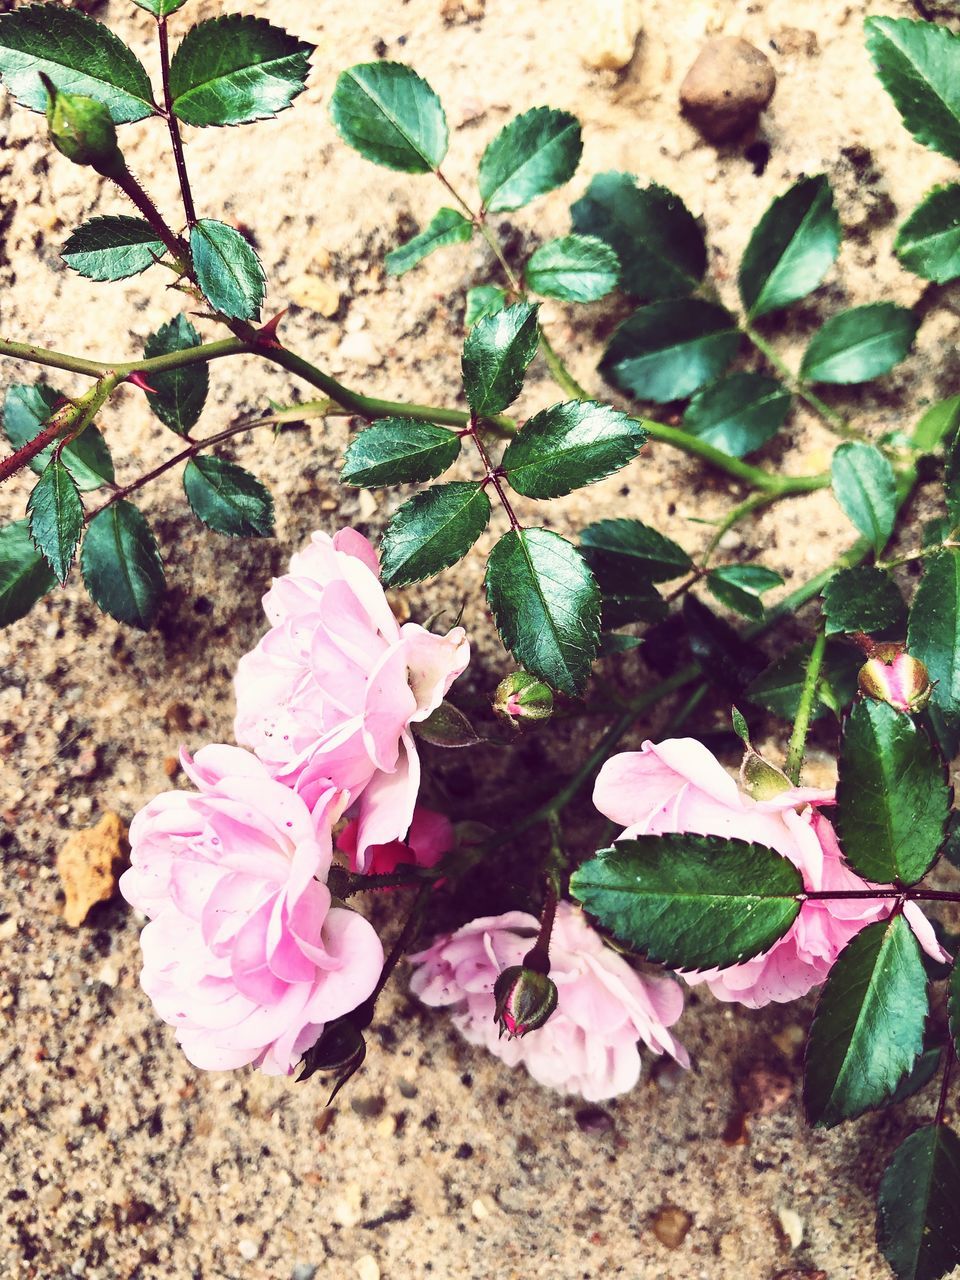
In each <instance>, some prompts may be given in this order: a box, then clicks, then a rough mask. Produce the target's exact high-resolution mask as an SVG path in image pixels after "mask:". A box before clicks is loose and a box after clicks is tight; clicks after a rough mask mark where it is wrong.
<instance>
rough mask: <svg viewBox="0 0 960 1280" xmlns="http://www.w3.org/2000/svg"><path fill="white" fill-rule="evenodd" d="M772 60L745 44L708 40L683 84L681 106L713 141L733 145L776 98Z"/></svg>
mask: <svg viewBox="0 0 960 1280" xmlns="http://www.w3.org/2000/svg"><path fill="white" fill-rule="evenodd" d="M776 87H777V76H776V72H775V71H774V69H773V65H772V64H771V62H770V59H769V58H768V57H767V55H766V54H765V53H762V52H761V51H760V50H759V49H757V48H756V47H755V46H754V45H752V44H750V43H749V41H747V40H741V39H740V38H739V37H734V36H723V37H721V38H720V39H717V40H708V41H707V43H706V44H705V45H704V46H703V48H702V49H701V50H700V53H699V54H698V56H697V59H696V61H695V62H694V64H693V66H692V67H691V68H690V70H689V71H688V72H687V74H686V76H685V77H684V80H683V84H682V85H681V86H680V107H681V109H682V111H683V113H684V115H686V116H687V117H688V119H689V120H690V121H691V123H692V124H694V125H695V126H696V128H697V129H699V130H700V132H701V133H702V134H703V136H704V137H705V138H706V139H707V140H708V141H709V142H715V143H720V142H729V141H731V140H732V139H734V138H737V137H739V136H740V134H742V133H745V132H746V130H747V129H749V128H750V127H751V126H752V125H754V124H756V121H757V117H758V116H759V115H760V112H761V111H763V109H764V107H766V106H767V104H768V103H769V101H770V99H771V98H772V97H773V93H774V90H775V89H776Z"/></svg>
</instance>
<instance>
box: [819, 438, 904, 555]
mask: <svg viewBox="0 0 960 1280" xmlns="http://www.w3.org/2000/svg"><path fill="white" fill-rule="evenodd" d="M830 472H831V481H832V484H833V493H834V497H835V498H836V499H837V502H839V504H840V506H841V508H842V509H843V512H844V514H845V515H846V516H847V517H848V519H849V520H850V522H851V523H852V524H853V525H854V527H855V528H856V529H857V530H859V532H860V533H862V534H863V536H864V537H865V538H869V539H870V541H871V543H872V544H873V547H874V550H875V551H876V552H877V554H878V555H879V553H880V552H881V551H882V550H883V548H884V546H885V545H886V542H887V539H888V538H889V537H890V534H891V533H892V532H893V525H894V521H895V520H896V518H897V484H896V479H895V477H894V474H893V467H891V465H890V463H889V462H888V461H887V459H886V458H885V457H884V456H883V454H882V453H881V452H880V450H879V449H877V448H875V447H874V446H873V445H872V444H862V443H861V442H860V441H858V440H845V441H844V443H843V444H841V445H839V446H838V447H837V449H836V450H835V451H834V454H833V460H832V461H831V464H830Z"/></svg>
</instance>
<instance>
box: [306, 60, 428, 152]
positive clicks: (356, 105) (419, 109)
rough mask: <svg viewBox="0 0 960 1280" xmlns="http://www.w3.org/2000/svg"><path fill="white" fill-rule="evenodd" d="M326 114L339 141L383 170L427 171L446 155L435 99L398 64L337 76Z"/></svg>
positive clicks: (366, 66)
mask: <svg viewBox="0 0 960 1280" xmlns="http://www.w3.org/2000/svg"><path fill="white" fill-rule="evenodd" d="M330 115H331V117H332V119H333V123H334V124H335V125H336V127H337V130H338V132H339V134H340V136H341V137H342V138H343V140H344V142H346V143H348V144H349V145H350V146H351V147H353V148H354V150H356V151H359V152H360V154H361V155H362V156H365V157H366V158H367V159H368V160H372V161H373V162H374V164H382V165H385V166H386V167H387V168H388V169H399V170H401V172H403V173H430V172H432V171H433V170H435V169H437V168H439V166H440V164H441V163H442V161H443V157H444V156H445V155H446V154H447V138H448V134H447V118H446V116H445V115H444V113H443V107H442V106H441V105H440V99H439V98H438V97H437V95H436V94H435V93H434V91H433V90H432V89H431V88H430V86H429V85H428V84H427V82H426V80H422V79H421V78H420V76H418V75H417V73H416V72H415V71H414V70H413V69H412V68H411V67H408V66H405V65H404V64H403V63H402V62H365V63H361V64H360V65H358V66H356V67H350V68H349V70H347V71H343V72H341V73H340V76H339V78H338V80H337V85H336V88H335V89H334V91H333V98H332V99H331V102H330Z"/></svg>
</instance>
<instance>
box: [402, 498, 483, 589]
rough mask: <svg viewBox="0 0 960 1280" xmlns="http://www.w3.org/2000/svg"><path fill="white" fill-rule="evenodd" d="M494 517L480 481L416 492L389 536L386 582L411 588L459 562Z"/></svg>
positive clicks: (406, 503) (405, 504) (404, 506)
mask: <svg viewBox="0 0 960 1280" xmlns="http://www.w3.org/2000/svg"><path fill="white" fill-rule="evenodd" d="M489 519H490V499H489V498H488V497H487V494H486V491H485V489H484V488H483V486H482V485H481V484H478V483H477V481H475V480H471V481H464V480H456V481H453V482H452V483H451V484H438V485H434V486H433V488H432V489H424V490H423V491H422V492H421V493H417V494H414V496H413V497H412V498H410V499H408V500H407V501H406V502H405V503H404V504H403V506H402V507H400V508H399V509H398V510H397V511H396V512H395V514H394V516H393V519H392V520H391V521H390V523H389V524H388V525H387V529H386V532H385V533H384V535H383V542H382V543H381V546H380V566H381V576H382V578H383V582H384V584H385V585H386V586H389V587H405V586H407V585H408V583H411V582H419V581H421V579H423V578H432V577H433V576H434V574H436V573H439V572H440V570H441V569H447V568H449V567H450V565H452V564H456V563H457V561H458V560H460V559H462V558H463V557H464V556H465V555H466V554H467V552H468V551H469V550H470V548H471V547H472V546H473V544H474V543H475V542H476V540H477V539H478V538H479V537H480V535H481V533H483V531H484V529H485V528H486V527H487V521H488V520H489Z"/></svg>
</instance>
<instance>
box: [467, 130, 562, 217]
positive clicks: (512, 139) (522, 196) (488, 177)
mask: <svg viewBox="0 0 960 1280" xmlns="http://www.w3.org/2000/svg"><path fill="white" fill-rule="evenodd" d="M582 151H583V140H582V138H581V136H580V121H579V120H578V119H577V117H576V116H572V115H571V114H570V112H569V111H555V110H553V108H552V107H534V108H533V109H532V110H531V111H525V112H524V114H523V115H522V116H516V117H515V119H513V120H511V121H510V123H509V124H507V125H505V126H504V127H503V128H502V129H501V130H500V132H499V133H498V134H497V136H496V137H495V138H494V139H493V141H492V142H490V144H489V145H488V147H487V149H486V151H484V153H483V156H482V157H481V159H480V171H479V173H478V175H477V182H478V185H479V187H480V195H481V196H482V197H483V204H484V208H485V209H487V211H488V212H489V213H505V212H506V211H508V210H510V209H519V208H521V207H522V206H523V205H525V204H529V203H530V201H531V200H535V199H536V198H537V196H542V195H545V194H546V193H547V192H548V191H552V190H553V189H554V188H555V187H562V186H563V184H564V183H565V182H569V181H570V179H571V178H572V177H573V175H574V173H575V172H576V169H577V165H578V164H579V163H580V154H581V152H582Z"/></svg>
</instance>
